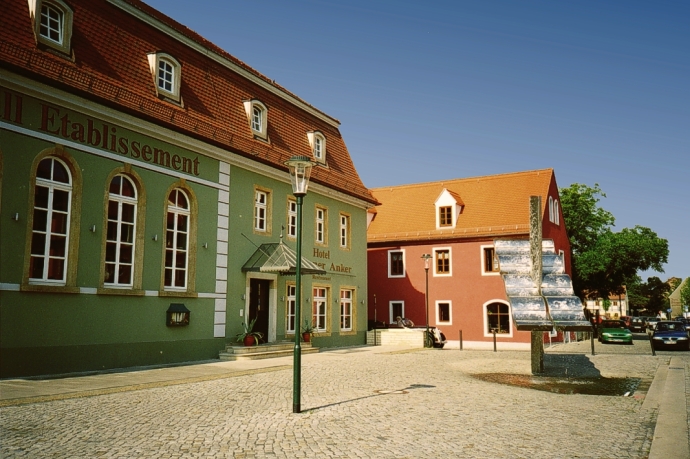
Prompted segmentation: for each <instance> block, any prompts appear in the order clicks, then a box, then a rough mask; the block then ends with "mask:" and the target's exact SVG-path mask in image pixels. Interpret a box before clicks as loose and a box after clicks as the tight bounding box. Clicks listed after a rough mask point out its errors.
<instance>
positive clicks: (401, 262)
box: [388, 250, 405, 277]
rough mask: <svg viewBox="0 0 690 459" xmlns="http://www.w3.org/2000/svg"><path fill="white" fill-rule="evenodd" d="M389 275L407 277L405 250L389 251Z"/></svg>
mask: <svg viewBox="0 0 690 459" xmlns="http://www.w3.org/2000/svg"><path fill="white" fill-rule="evenodd" d="M388 277H405V251H404V250H389V251H388Z"/></svg>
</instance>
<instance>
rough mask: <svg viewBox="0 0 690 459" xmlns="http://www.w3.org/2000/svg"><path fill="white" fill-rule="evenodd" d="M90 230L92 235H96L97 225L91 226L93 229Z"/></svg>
mask: <svg viewBox="0 0 690 459" xmlns="http://www.w3.org/2000/svg"><path fill="white" fill-rule="evenodd" d="M89 230H90V231H91V232H92V233H95V232H96V225H91V228H89Z"/></svg>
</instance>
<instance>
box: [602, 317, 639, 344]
mask: <svg viewBox="0 0 690 459" xmlns="http://www.w3.org/2000/svg"><path fill="white" fill-rule="evenodd" d="M599 341H601V342H602V343H627V344H632V343H633V335H632V333H630V330H628V329H627V328H626V326H625V322H623V321H622V320H604V321H602V322H601V325H599Z"/></svg>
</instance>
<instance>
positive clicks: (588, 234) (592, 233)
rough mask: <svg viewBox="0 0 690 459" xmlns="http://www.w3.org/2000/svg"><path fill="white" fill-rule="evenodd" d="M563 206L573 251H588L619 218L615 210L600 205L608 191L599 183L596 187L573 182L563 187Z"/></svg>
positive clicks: (575, 252)
mask: <svg viewBox="0 0 690 459" xmlns="http://www.w3.org/2000/svg"><path fill="white" fill-rule="evenodd" d="M559 194H560V198H561V210H562V211H563V219H564V220H565V223H566V229H567V231H568V239H569V240H570V248H571V249H572V251H573V255H577V254H580V253H583V252H586V251H588V250H589V249H591V248H592V246H593V245H594V244H595V243H596V242H597V240H598V239H599V237H600V236H601V235H602V234H603V233H605V232H606V231H607V230H608V229H609V228H610V227H611V226H613V224H614V222H615V218H614V217H613V214H612V213H611V212H609V211H608V210H604V209H602V208H601V207H599V206H598V205H597V203H598V202H599V197H598V196H601V197H602V198H605V197H606V195H605V194H604V193H603V192H602V191H601V188H599V184H598V183H595V184H594V188H591V187H589V186H587V185H583V184H581V183H573V184H572V185H570V186H569V187H567V188H561V189H560V190H559Z"/></svg>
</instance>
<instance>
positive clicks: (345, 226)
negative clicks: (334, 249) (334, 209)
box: [340, 214, 350, 249]
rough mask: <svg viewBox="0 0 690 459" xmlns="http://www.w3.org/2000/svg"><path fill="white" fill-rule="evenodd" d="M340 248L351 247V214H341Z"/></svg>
mask: <svg viewBox="0 0 690 459" xmlns="http://www.w3.org/2000/svg"><path fill="white" fill-rule="evenodd" d="M340 248H341V249H349V248H350V216H349V215H345V214H340Z"/></svg>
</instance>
